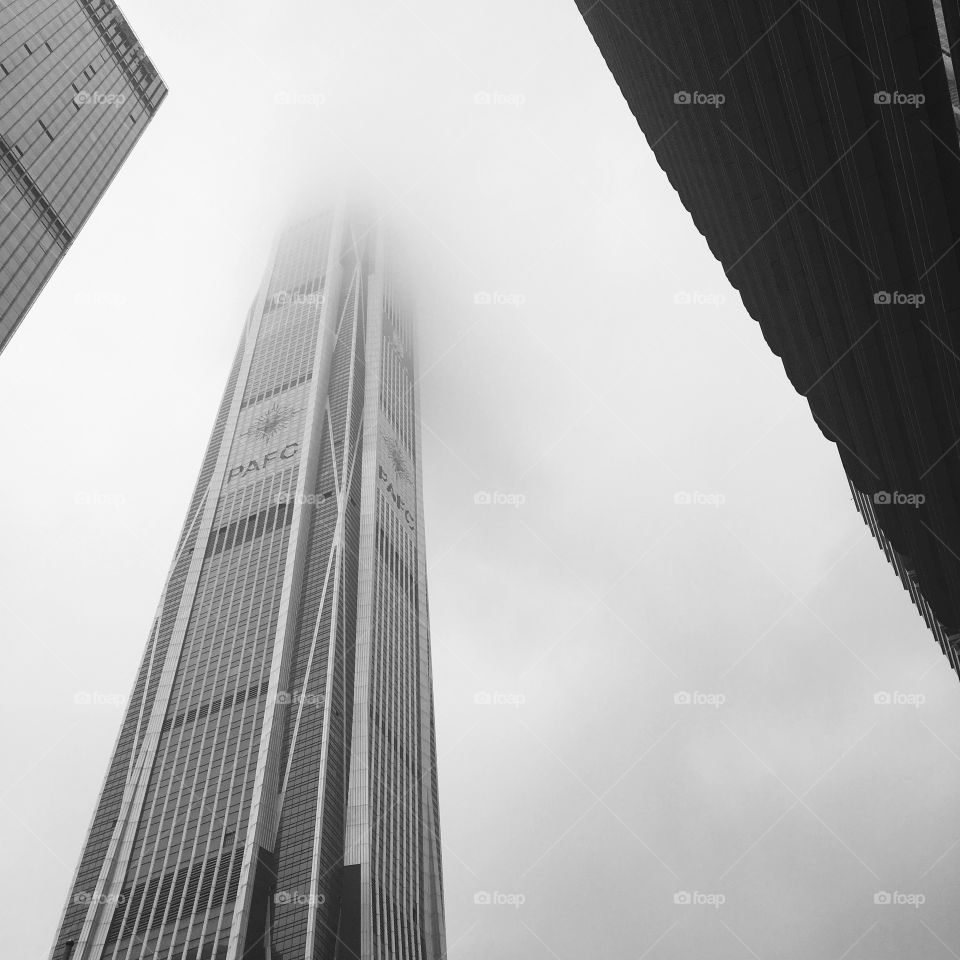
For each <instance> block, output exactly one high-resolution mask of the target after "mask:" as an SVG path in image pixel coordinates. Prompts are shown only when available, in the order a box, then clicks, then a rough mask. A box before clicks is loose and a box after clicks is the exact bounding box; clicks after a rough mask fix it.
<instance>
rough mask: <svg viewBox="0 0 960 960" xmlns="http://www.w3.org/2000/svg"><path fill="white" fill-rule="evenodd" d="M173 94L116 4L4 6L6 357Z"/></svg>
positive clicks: (1, 165)
mask: <svg viewBox="0 0 960 960" xmlns="http://www.w3.org/2000/svg"><path fill="white" fill-rule="evenodd" d="M166 93H167V89H166V87H165V86H164V85H163V81H162V80H161V79H160V78H159V76H158V75H157V72H156V70H155V69H154V67H153V65H152V64H151V63H150V61H149V60H148V59H147V57H146V55H145V53H144V51H143V48H142V47H141V46H140V44H139V42H138V41H137V38H136V37H135V36H134V34H133V31H132V30H131V29H130V27H129V25H128V24H127V21H126V20H125V19H124V17H123V14H122V13H121V12H120V10H119V9H118V8H117V6H116V4H114V3H113V2H112V0H7V2H5V3H4V4H3V5H2V9H0V350H2V349H3V347H4V346H5V345H6V343H7V342H8V341H9V339H10V337H11V336H12V334H13V332H14V330H15V329H16V328H17V326H18V324H19V323H20V321H21V320H22V319H23V317H24V315H25V314H26V312H27V310H28V309H29V307H30V305H31V304H32V303H33V301H34V299H35V298H36V296H37V294H38V293H39V292H40V289H41V288H42V287H43V285H44V283H46V281H47V279H48V277H49V276H50V274H51V273H52V272H53V270H54V268H55V267H56V265H57V263H58V262H59V261H60V258H61V257H62V256H63V255H64V253H65V252H66V250H67V248H68V247H69V246H70V244H71V243H72V242H73V238H74V237H75V236H76V235H77V232H78V231H79V230H80V228H81V227H82V226H83V224H84V221H85V220H86V219H87V217H88V216H89V215H90V213H91V211H92V210H93V208H94V206H96V204H97V201H98V200H99V199H100V197H101V196H102V195H103V193H104V191H105V190H106V189H107V186H108V185H109V183H110V181H111V180H112V179H113V177H114V175H115V174H116V173H117V171H118V170H119V169H120V166H121V165H122V163H123V161H124V160H125V159H126V157H127V155H128V154H129V153H130V151H131V149H132V148H133V145H134V144H135V143H136V141H137V139H138V138H139V136H140V134H141V133H143V131H144V129H145V128H146V126H147V124H148V123H149V122H150V119H151V118H152V117H153V115H154V113H155V112H156V110H157V108H158V107H159V106H160V103H161V102H162V100H163V98H164V97H165V96H166Z"/></svg>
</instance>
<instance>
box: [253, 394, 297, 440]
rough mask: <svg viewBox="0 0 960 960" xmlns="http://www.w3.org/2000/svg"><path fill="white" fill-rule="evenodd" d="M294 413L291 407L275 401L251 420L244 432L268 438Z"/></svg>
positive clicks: (281, 427) (287, 421)
mask: <svg viewBox="0 0 960 960" xmlns="http://www.w3.org/2000/svg"><path fill="white" fill-rule="evenodd" d="M295 415H296V411H295V410H294V409H293V408H292V407H282V406H281V405H280V404H279V403H275V404H273V405H272V406H271V407H270V408H269V409H268V410H265V411H264V412H263V413H261V414H260V416H259V417H257V418H256V420H254V421H253V425H252V426H251V427H250V429H249V430H248V431H247V432H246V436H248V437H262V438H263V439H264V440H269V439H270V438H271V437H272V436H274V435H275V434H277V433H279V432H280V431H281V430H282V429H283V428H284V427H285V426H286V425H287V424H288V423H289V422H290V421H291V420H292V419H293V418H294V416H295Z"/></svg>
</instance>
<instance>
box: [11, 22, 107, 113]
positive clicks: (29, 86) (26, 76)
mask: <svg viewBox="0 0 960 960" xmlns="http://www.w3.org/2000/svg"><path fill="white" fill-rule="evenodd" d="M48 9H49V7H47V8H44V9H41V11H40V12H39V13H38V14H37V15H36V16H35V17H34V18H33V19H32V20H28V21H27V22H26V23H24V24H23V25H22V26H21V27H20V30H26V29H30V28H31V27H32V25H33V24H34V22H35V21H37V20H39V19H40V17H42V16H43V15H44V13H46V12H47V10H48ZM61 16H65V18H66V23H64V24H63V26H68V25H69V24H70V22H71V21H72V20H73V19H74V18H75V17H79V18H80V21H81V22H80V24H79V25H78V26H77V27H75V28H74V29H73V30H72V31H71V32H70V33H69V34H68V35H67V37H66V38H65V39H64V40H62V41H61V43H66V42H67V41H68V40H69V39H70V38H71V37H73V36H74V35H75V34H76V33H77V32H79V31H80V30H81V29H82V27H83V26H84V25H85V24H86V25H89V21H88V20H87V18H86V16H85V15H84V13H83V11H82V10H80V9H79V7H78V8H77V11H76V14H74V15H67V14H66V13H61V12H58V13H56V14H54V15H53V17H51V18H50V19H49V20H48V21H47V22H46V23H45V24H43V25H42V26H40V27H35V28H33V29H34V30H35V32H34V33H33V34H31V35H30V39H31V40H34V39H37V38H38V37H39V36H40V31H41V30H42V29H44V27H47V26H49V25H50V24H51V23H53V21H54V20H55V19H57V18H58V17H61ZM17 32H18V33H19V32H20V31H19V30H18V31H17ZM90 32H91V34H93V33H95V31H94V30H93V29H91V30H90ZM11 39H12V38H11ZM24 42H25V41H23V40H21V41H20V42H19V43H17V44H16V46H13V47H11V48H10V52H11V53H12V52H13V51H14V50H16V49H17V47H22V46H23V45H24ZM44 42H45V41H42V40H41V46H42V45H43V43H44ZM35 52H36V51H35ZM8 55H9V54H8ZM31 56H32V54H31ZM48 57H54V54H52V53H50V54H48ZM48 57H41V58H39V59H38V60H37V61H36V62H35V63H34V64H32V65H31V66H30V67H29V69H27V70H26V71H24V72H23V73H22V74H21V75H20V76H19V77H17V79H16V80H15V81H14V82H13V86H12V87H11V92H13V91H14V90H16V88H17V87H18V86H19V85H20V84H21V83H23V84H24V86H25V89H24V92H23V95H22V96H21V97H20V98H19V99H18V100H16V101H14V103H12V104H11V109H13V108H15V107H19V106H20V104H21V103H22V102H23V100H24V99H26V98H27V97H28V96H29V95H30V94H31V93H32V92H33V91H34V90H35V89H36V80H33V81H31V82H30V83H27V82H26V81H28V80H30V78H31V77H32V76H33V74H35V73H36V72H37V70H38V69H40V67H41V66H42V65H43V64H44V63H45V62H46V60H47V58H48ZM48 72H49V71H48Z"/></svg>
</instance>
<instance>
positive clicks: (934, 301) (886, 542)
mask: <svg viewBox="0 0 960 960" xmlns="http://www.w3.org/2000/svg"><path fill="white" fill-rule="evenodd" d="M577 2H578V6H579V8H580V10H581V12H582V14H583V16H584V19H585V21H586V24H587V26H588V27H589V29H590V31H591V33H592V34H593V37H594V39H595V40H596V42H597V45H598V46H599V48H600V51H601V53H602V54H603V56H604V58H605V59H606V62H607V64H608V66H609V68H610V70H611V72H612V73H613V75H614V77H615V79H616V81H617V83H618V84H619V86H620V89H621V91H622V93H623V96H624V97H625V99H626V101H627V103H628V105H629V107H630V109H631V111H632V112H633V114H634V116H635V117H636V118H637V121H638V122H639V124H640V127H641V129H642V130H643V132H644V134H645V135H646V137H647V140H648V141H649V143H650V146H651V148H652V149H653V151H654V153H655V155H656V157H657V160H658V161H659V163H660V165H661V166H662V167H663V169H664V171H665V172H666V174H667V176H668V177H669V178H670V182H671V183H672V184H673V186H674V187H675V188H676V190H677V192H678V193H679V195H680V198H681V200H682V201H683V204H684V206H685V207H686V208H687V209H688V210H689V211H690V214H691V216H692V217H693V219H694V221H695V223H696V225H697V227H698V228H699V230H700V231H701V232H702V233H703V235H704V237H705V238H706V240H707V242H708V243H709V245H710V249H711V250H712V251H713V253H714V254H715V255H716V257H717V258H718V259H719V260H720V262H721V263H722V264H723V266H724V269H725V271H726V274H727V276H728V278H729V279H730V282H731V283H732V284H733V285H734V286H735V287H736V288H737V289H738V290H739V292H740V294H741V296H742V298H743V302H744V305H745V306H746V308H747V310H749V312H750V314H751V315H752V316H753V317H754V318H755V319H756V320H757V321H758V322H759V323H760V326H761V328H762V330H763V334H764V337H765V338H766V340H767V343H768V344H769V346H770V348H771V349H772V350H773V351H774V352H775V353H776V354H777V355H778V356H779V357H780V358H781V359H782V360H783V365H784V370H785V371H786V373H787V376H788V377H789V378H790V381H791V382H792V384H793V385H794V387H795V388H796V389H797V391H798V392H800V393H801V394H802V395H803V396H805V397H806V398H807V400H808V401H809V404H810V409H811V412H812V413H813V416H814V418H815V420H816V422H817V424H818V425H819V427H820V429H821V430H822V431H823V434H824V436H825V437H826V438H827V439H828V440H830V441H831V442H833V443H835V444H836V446H837V451H838V453H839V455H840V459H841V461H842V463H843V467H844V469H845V470H846V473H847V476H848V478H849V480H850V483H851V485H852V487H853V489H854V494H855V498H856V499H857V502H858V506H860V507H861V508H863V507H864V504H865V503H866V504H868V506H869V510H868V511H867V517H866V518H867V520H868V522H869V523H870V524H871V527H872V529H873V530H874V532H875V533H876V535H877V536H878V539H879V540H880V543H881V545H882V546H883V547H884V549H885V550H886V551H887V555H888V556H890V557H891V558H896V559H895V566H896V568H897V569H898V572H900V573H901V576H903V577H905V578H906V579H905V583H907V585H908V589H910V592H911V595H912V596H914V598H915V599H916V600H917V601H918V605H919V607H920V611H921V613H922V614H923V615H924V616H925V617H926V618H927V619H928V622H930V623H931V626H932V628H933V629H934V633H935V635H936V636H937V639H938V640H939V641H940V643H941V646H942V648H943V649H944V652H945V653H946V654H947V656H948V657H949V660H950V663H951V665H952V666H953V667H954V668H957V666H958V659H957V651H956V650H955V649H954V643H955V642H956V641H957V640H958V639H960V140H958V135H957V118H958V115H960V109H958V97H957V85H956V81H955V77H954V68H953V59H952V55H951V51H953V50H955V49H956V48H957V44H958V43H960V4H958V2H957V0H944V2H943V4H942V5H941V4H940V3H939V2H935V0H883V2H882V3H862V2H859V0H709V2H707V0H681V2H677V3H660V2H654V0H640V2H627V0H602V2H599V3H597V2H594V0H577Z"/></svg>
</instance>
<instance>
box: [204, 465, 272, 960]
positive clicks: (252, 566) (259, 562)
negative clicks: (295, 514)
mask: <svg viewBox="0 0 960 960" xmlns="http://www.w3.org/2000/svg"><path fill="white" fill-rule="evenodd" d="M276 479H277V478H276V477H274V478H272V479H271V480H269V481H267V482H265V483H264V484H263V485H262V487H261V492H260V498H259V500H258V502H257V503H256V504H255V505H254V504H252V503H251V510H250V513H251V514H254V515H255V514H256V513H257V512H258V511H259V509H260V508H261V507H262V505H263V503H264V499H263V494H264V492H268V496H267V502H269V501H270V500H271V499H272V498H273V497H274V496H275V493H274V488H275V487H276V486H278V484H277V483H276V482H275V481H276ZM275 532H276V530H274V531H271V534H272V533H275ZM280 533H281V539H282V533H283V527H281V528H280ZM267 540H268V534H267V533H266V531H264V534H263V536H262V538H261V540H260V545H259V550H258V554H257V557H256V562H254V560H253V557H252V556H251V557H250V558H249V559H248V564H247V568H246V570H245V572H244V579H243V583H244V586H243V589H242V591H241V595H240V596H241V603H243V602H244V601H243V598H244V596H245V595H246V584H247V579H248V577H249V574H250V571H251V570H253V571H254V579H255V580H256V576H257V574H259V572H260V571H261V569H262V568H263V553H264V544H265V543H266V542H267ZM251 554H252V550H251ZM271 554H272V544H271V549H270V550H268V552H267V567H269V561H270V556H271ZM265 602H266V601H265V591H263V592H261V595H260V605H261V610H260V611H259V612H258V615H257V621H256V625H255V627H254V648H255V647H256V633H257V632H258V629H259V625H260V618H261V616H262V608H263V605H264V604H265ZM251 621H252V617H249V618H248V621H247V631H246V633H245V635H244V640H243V642H241V644H240V653H241V659H242V654H243V650H244V647H245V646H246V640H247V638H248V637H249V632H250V624H251ZM236 646H237V637H236V635H235V636H234V643H233V646H232V647H231V652H232V651H233V649H234V648H235V647H236ZM231 659H232V658H231ZM240 681H241V677H240V671H239V670H238V671H237V679H236V683H235V686H234V690H235V692H236V690H239V689H240ZM262 682H263V681H262V677H261V679H260V682H259V683H258V694H257V697H256V698H255V699H253V701H252V702H253V704H254V707H253V709H254V716H256V711H257V710H259V704H260V700H261V696H262V695H261V694H260V693H259V686H260V685H261V684H262ZM249 687H250V675H249V674H248V675H247V677H246V688H247V689H249ZM250 702H251V698H249V697H247V698H246V699H245V700H244V704H243V708H242V710H241V716H240V720H239V724H238V725H237V731H238V737H237V749H236V752H235V753H234V756H233V766H232V768H231V771H230V781H229V787H228V793H227V797H226V801H227V802H226V804H225V812H224V824H223V830H222V832H221V841H220V843H219V844H218V852H217V860H216V863H217V865H216V867H215V869H214V882H213V883H212V884H211V886H210V893H209V894H208V895H207V905H206V907H205V908H204V911H203V914H204V919H203V921H202V923H201V925H200V933H199V937H198V939H199V942H200V943H201V944H202V942H203V938H204V934H205V933H206V929H207V924H208V922H209V919H210V917H209V913H210V910H211V909H212V908H213V895H214V891H215V889H216V877H217V875H218V874H219V872H220V870H221V868H222V864H223V854H224V849H223V840H224V839H225V838H226V835H227V819H228V816H229V809H230V805H231V804H230V802H229V801H230V800H231V799H232V798H233V795H234V789H235V784H236V782H237V769H238V761H239V757H240V753H241V749H240V731H242V730H243V725H244V721H245V720H246V712H247V707H248V705H249V704H250ZM235 710H236V698H234V702H233V704H231V707H230V716H229V718H228V720H227V722H226V735H227V736H226V739H227V741H229V739H230V731H231V729H232V728H233V726H234V711H235ZM250 743H251V745H252V743H253V737H251V740H250ZM247 749H248V761H249V751H250V749H251V747H250V746H248V748H247ZM226 764H227V755H226V751H224V754H223V756H222V757H221V764H220V774H219V776H218V780H217V794H216V796H219V791H220V787H221V784H222V782H223V774H224V771H225V770H226ZM246 766H247V764H244V768H246ZM244 779H245V778H244ZM214 809H216V801H215V806H214ZM242 809H243V791H242V790H241V797H240V811H241V813H238V822H237V826H239V817H240V816H241V815H242ZM211 827H212V824H211ZM212 839H213V830H212V829H211V830H210V831H209V833H208V836H207V843H206V849H205V850H204V854H203V862H204V864H206V863H207V860H208V858H209V855H210V844H211V841H212ZM238 839H239V831H238V830H236V829H235V830H234V846H233V848H232V851H231V857H230V862H229V864H228V865H227V868H226V869H227V877H226V882H227V883H229V879H230V872H231V870H232V864H233V859H234V857H235V856H236V850H237V847H236V844H237V840H238ZM199 897H200V888H199V886H198V888H197V894H196V899H195V901H194V903H195V904H196V905H197V906H199V902H200V901H199ZM226 904H227V900H226V899H224V900H223V902H222V903H221V905H220V918H221V920H222V917H223V914H224V909H225V907H226ZM195 917H196V910H193V911H191V915H190V919H189V922H188V925H187V936H186V940H187V942H189V940H190V935H191V933H192V931H193V925H194V921H195ZM218 926H219V924H218ZM215 936H216V934H215ZM185 946H186V944H185Z"/></svg>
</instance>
